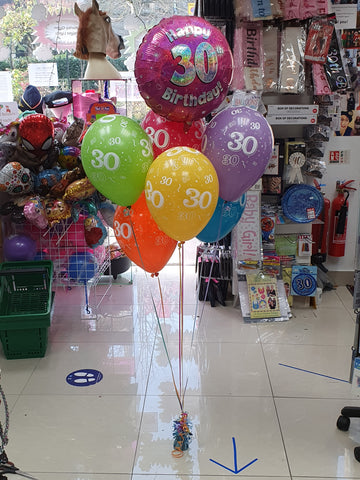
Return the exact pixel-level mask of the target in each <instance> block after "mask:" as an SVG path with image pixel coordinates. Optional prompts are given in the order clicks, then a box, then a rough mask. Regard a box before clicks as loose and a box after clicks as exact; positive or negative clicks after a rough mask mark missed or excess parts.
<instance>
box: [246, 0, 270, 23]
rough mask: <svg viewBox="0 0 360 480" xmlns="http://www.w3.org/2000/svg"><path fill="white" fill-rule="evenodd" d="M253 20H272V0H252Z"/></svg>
mask: <svg viewBox="0 0 360 480" xmlns="http://www.w3.org/2000/svg"><path fill="white" fill-rule="evenodd" d="M251 8H252V15H251V20H252V21H257V20H272V18H273V16H272V9H271V2H270V0H251Z"/></svg>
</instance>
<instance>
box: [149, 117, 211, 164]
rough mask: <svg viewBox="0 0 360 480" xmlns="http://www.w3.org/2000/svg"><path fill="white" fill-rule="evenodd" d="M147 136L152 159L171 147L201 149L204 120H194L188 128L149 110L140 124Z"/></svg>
mask: <svg viewBox="0 0 360 480" xmlns="http://www.w3.org/2000/svg"><path fill="white" fill-rule="evenodd" d="M141 126H142V128H143V129H144V130H145V132H146V133H147V134H148V135H149V137H150V140H151V142H152V147H153V151H154V158H156V157H158V156H159V155H160V153H163V152H165V150H168V149H169V148H172V147H179V146H181V147H191V148H195V149H196V150H200V149H201V141H202V137H203V134H204V132H205V122H204V120H202V119H201V120H195V122H192V124H191V125H190V126H187V125H184V124H183V123H181V122H171V121H170V120H167V119H166V118H165V117H162V116H161V115H157V114H156V113H155V112H153V111H152V110H150V111H149V112H148V113H147V114H146V116H145V118H144V120H143V121H142V123H141Z"/></svg>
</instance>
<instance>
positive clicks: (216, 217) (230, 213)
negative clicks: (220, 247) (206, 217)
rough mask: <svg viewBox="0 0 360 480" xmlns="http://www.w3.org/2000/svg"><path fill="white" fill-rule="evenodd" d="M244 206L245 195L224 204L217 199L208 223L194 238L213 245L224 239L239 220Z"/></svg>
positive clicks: (221, 200)
mask: <svg viewBox="0 0 360 480" xmlns="http://www.w3.org/2000/svg"><path fill="white" fill-rule="evenodd" d="M245 205H246V193H244V194H243V195H241V197H240V198H239V200H236V202H225V201H224V200H223V199H222V198H220V197H219V199H218V203H217V205H216V208H215V212H214V213H213V216H212V217H211V218H210V221H209V223H208V224H207V225H206V227H205V228H203V229H202V230H201V232H200V233H199V234H198V235H197V236H196V238H198V239H199V240H200V241H201V242H207V243H214V242H218V241H219V240H221V239H222V238H224V237H226V235H227V234H228V233H230V232H231V230H232V229H233V228H234V227H235V225H236V224H237V223H238V221H239V220H240V218H241V216H242V214H243V211H244V209H245Z"/></svg>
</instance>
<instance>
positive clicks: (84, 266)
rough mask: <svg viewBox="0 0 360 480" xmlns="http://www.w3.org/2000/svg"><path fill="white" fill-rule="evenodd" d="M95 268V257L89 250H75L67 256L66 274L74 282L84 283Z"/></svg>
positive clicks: (91, 276) (89, 278) (92, 274)
mask: <svg viewBox="0 0 360 480" xmlns="http://www.w3.org/2000/svg"><path fill="white" fill-rule="evenodd" d="M96 269H97V263H96V259H95V257H94V255H92V254H91V253H90V252H75V253H73V254H72V255H70V257H69V269H68V274H69V277H70V278H71V279H72V280H75V281H76V282H80V283H86V282H87V281H88V280H91V279H92V278H93V277H94V275H95V273H96Z"/></svg>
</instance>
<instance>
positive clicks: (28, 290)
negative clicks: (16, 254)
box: [0, 260, 53, 330]
mask: <svg viewBox="0 0 360 480" xmlns="http://www.w3.org/2000/svg"><path fill="white" fill-rule="evenodd" d="M52 278H53V263H52V261H51V260H39V261H32V262H4V263H2V264H1V265H0V330H7V329H26V328H36V327H48V326H49V325H50V313H51V307H52V294H51V291H52Z"/></svg>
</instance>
